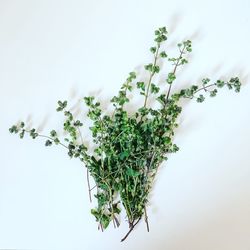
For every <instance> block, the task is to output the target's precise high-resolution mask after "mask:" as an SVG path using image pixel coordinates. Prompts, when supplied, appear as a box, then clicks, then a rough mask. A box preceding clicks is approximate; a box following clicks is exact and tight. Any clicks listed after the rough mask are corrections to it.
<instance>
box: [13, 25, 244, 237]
mask: <svg viewBox="0 0 250 250" xmlns="http://www.w3.org/2000/svg"><path fill="white" fill-rule="evenodd" d="M167 35H168V32H167V29H166V28H165V27H161V28H159V29H157V30H156V31H155V39H154V42H155V45H154V46H153V47H151V48H150V52H151V53H152V54H153V60H152V62H151V63H148V64H146V65H145V67H144V68H145V71H146V72H147V73H148V80H147V81H145V82H144V81H137V73H136V72H130V73H129V75H128V77H127V79H126V81H125V83H124V84H123V85H122V86H121V89H120V90H119V93H118V95H116V96H114V97H113V98H112V99H111V100H110V102H111V103H112V104H113V113H112V115H107V114H104V112H103V110H102V109H101V105H100V102H98V101H97V100H96V99H95V97H94V96H88V97H84V99H83V101H84V102H85V104H86V106H87V107H88V113H87V116H88V117H89V119H90V120H91V121H92V126H91V127H90V131H91V134H92V138H93V145H92V146H91V147H94V152H93V153H90V150H89V149H90V148H89V147H87V146H86V144H85V143H84V136H82V134H81V130H80V129H81V127H82V126H83V122H81V121H80V120H76V119H75V118H74V115H73V114H72V112H70V110H69V109H67V106H68V103H67V101H58V107H57V109H56V110H57V111H58V112H61V113H63V114H64V116H65V121H64V124H63V130H64V131H65V132H66V136H65V137H64V138H59V136H58V133H57V132H56V130H54V129H53V130H51V132H50V134H49V135H42V134H39V133H38V132H37V130H36V129H35V128H32V129H28V128H27V127H26V125H25V123H24V122H20V123H18V124H15V125H13V126H12V127H11V128H10V129H9V131H10V132H11V133H14V134H18V135H19V136H20V138H21V139H22V138H24V136H25V134H28V135H30V136H31V138H33V139H35V138H37V137H42V138H44V139H46V141H45V146H52V145H60V146H62V147H64V148H66V150H67V153H68V155H69V157H70V158H78V159H79V160H80V161H81V162H82V163H83V164H84V165H85V167H86V168H87V181H88V189H89V197H90V201H91V192H92V191H93V189H94V188H95V189H96V193H95V194H94V197H95V199H96V200H97V206H96V207H95V208H93V209H92V210H91V213H92V214H93V215H94V217H95V219H96V221H97V222H98V228H100V229H101V230H104V229H106V228H107V227H108V226H109V225H110V223H111V222H112V223H113V225H114V227H119V225H120V220H119V214H120V212H121V205H122V207H123V208H124V209H125V212H126V216H127V221H128V226H129V231H128V233H127V234H126V235H125V236H124V238H123V239H122V241H124V240H125V239H126V238H127V236H128V235H129V234H130V233H131V232H132V231H133V229H134V227H135V225H137V224H138V223H139V221H140V220H141V219H142V218H143V217H144V219H145V223H146V227H147V231H149V222H148V216H147V204H148V196H149V193H150V191H151V188H152V184H153V182H154V179H155V176H156V174H157V171H158V168H159V166H160V165H161V163H162V162H163V161H164V160H167V156H168V155H169V154H170V153H175V152H177V151H178V150H179V148H178V146H177V145H176V144H174V141H173V140H174V135H175V129H176V127H177V126H178V120H177V119H178V117H179V115H180V113H181V111H182V107H181V102H180V101H181V99H184V98H187V99H193V100H196V101H197V102H198V103H201V102H203V101H204V100H205V98H206V96H210V97H215V96H216V95H217V93H218V90H219V89H221V88H223V87H228V89H230V90H231V89H233V90H234V91H235V92H239V91H240V88H241V82H240V80H239V78H238V77H232V78H230V79H229V80H223V79H219V80H216V81H212V80H210V79H209V78H204V79H203V80H202V82H201V83H200V84H197V85H191V86H190V87H188V88H185V89H181V90H180V91H176V92H174V93H172V86H173V84H174V83H175V82H176V81H177V70H178V68H179V67H180V66H184V65H185V64H187V63H188V54H189V53H190V52H191V51H192V43H191V41H190V40H186V41H183V42H181V43H178V44H177V49H178V51H179V55H178V56H177V57H169V56H168V54H167V53H166V52H165V50H163V49H162V45H163V43H164V42H165V41H166V40H167V39H168V37H167ZM160 58H161V59H162V60H163V59H165V60H167V61H169V62H170V63H172V70H171V69H170V70H169V73H168V74H167V78H166V79H165V80H166V86H167V91H165V90H164V89H161V88H160V86H159V85H157V84H155V83H154V82H153V80H154V76H155V75H156V74H159V73H160V71H161V68H160V65H159V60H160ZM135 90H139V93H140V96H142V104H141V106H140V107H138V108H137V109H136V110H135V111H134V113H133V114H132V115H131V114H130V115H129V114H128V111H127V110H126V105H127V104H128V103H129V102H130V101H131V99H130V97H129V92H132V91H135ZM150 96H151V98H153V99H154V100H155V102H157V103H158V106H157V107H156V108H154V107H152V106H150V105H149V103H148V98H149V97H150ZM89 175H90V176H91V177H92V179H93V180H94V182H95V186H94V188H90V184H89Z"/></svg>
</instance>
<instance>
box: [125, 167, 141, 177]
mask: <svg viewBox="0 0 250 250" xmlns="http://www.w3.org/2000/svg"><path fill="white" fill-rule="evenodd" d="M126 174H127V175H128V176H131V177H136V176H139V175H140V173H139V172H138V171H135V170H134V169H132V168H127V171H126Z"/></svg>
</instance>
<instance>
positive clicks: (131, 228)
mask: <svg viewBox="0 0 250 250" xmlns="http://www.w3.org/2000/svg"><path fill="white" fill-rule="evenodd" d="M140 220H141V217H140V218H139V219H138V220H137V221H136V223H135V224H132V225H131V227H130V229H129V231H128V232H127V234H126V235H125V236H124V237H123V238H122V239H121V242H123V241H124V240H126V239H127V237H128V236H129V234H130V233H131V232H132V231H133V229H134V227H135V226H136V225H137V224H138V222H139V221H140Z"/></svg>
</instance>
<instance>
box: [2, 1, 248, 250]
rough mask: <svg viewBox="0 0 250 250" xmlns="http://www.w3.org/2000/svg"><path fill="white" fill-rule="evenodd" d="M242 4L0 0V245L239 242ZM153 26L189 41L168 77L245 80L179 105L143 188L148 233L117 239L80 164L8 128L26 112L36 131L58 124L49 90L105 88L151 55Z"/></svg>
mask: <svg viewBox="0 0 250 250" xmlns="http://www.w3.org/2000/svg"><path fill="white" fill-rule="evenodd" d="M249 10H250V3H249V1H247V0H238V1H232V0H231V1H230V0H223V1H218V0H207V1H198V0H197V1H195V0H189V1H180V0H175V1H169V0H154V1H135V0H126V1H120V0H119V1H115V0H110V1H97V0H94V1H86V0H82V1H80V0H79V1H74V0H71V1H45V0H43V1H31V0H30V1H28V0H23V1H17V0H1V1H0V90H1V92H0V95H1V96H0V109H1V123H0V138H1V150H0V152H1V165H0V249H14V248H15V249H92V250H94V249H98V250H99V249H103V250H106V249H109V250H112V249H129V250H133V249H145V250H147V249H159V250H165V249H169V250H236V249H237V250H249V249H250V181H249V179H250V159H249V147H250V142H249V138H250V126H249V124H250V108H249V107H250V85H249V84H248V83H249V78H248V74H249V58H250V50H249V44H250V32H249V31H250V29H249V28H250V27H249V26H250V18H249ZM158 26H167V27H168V29H169V31H170V39H169V42H168V43H167V44H166V48H170V49H173V48H174V47H173V44H174V42H177V41H181V40H183V39H185V38H191V39H192V40H193V55H192V58H191V60H190V64H188V65H187V66H185V69H183V70H181V71H179V72H178V77H179V78H178V79H179V81H178V84H179V86H181V85H183V86H184V85H186V84H188V83H195V82H196V80H197V79H200V77H202V76H211V77H213V78H214V79H216V78H218V77H220V76H224V77H225V76H231V75H235V74H239V76H240V77H241V79H242V81H243V82H244V84H245V85H244V87H243V88H242V91H241V93H240V94H238V95H237V94H234V93H233V92H229V91H227V90H225V91H224V90H223V91H221V93H220V94H219V95H218V97H217V98H216V99H209V100H207V101H206V102H205V103H204V104H200V105H199V104H196V103H195V102H191V103H189V104H188V105H187V106H186V107H185V108H184V112H183V113H182V115H181V119H180V120H181V128H180V129H179V131H178V132H179V134H178V135H177V137H176V140H175V141H176V143H177V144H178V145H179V147H180V148H181V150H180V151H179V152H178V153H177V154H175V155H171V157H170V158H169V161H168V162H167V164H165V166H164V167H162V168H161V171H160V172H159V175H158V178H157V181H156V184H155V188H154V190H153V193H152V196H151V200H150V206H149V209H148V210H149V218H150V227H151V232H150V233H147V232H146V228H145V225H144V223H141V224H140V225H139V226H138V227H137V229H136V231H135V232H134V233H133V234H132V235H131V236H130V237H129V238H128V240H127V241H126V242H124V243H122V244H121V243H120V242H119V240H120V238H121V237H122V236H123V235H124V234H125V233H126V232H127V225H126V224H125V223H124V222H123V224H122V226H121V227H120V229H118V230H114V229H113V228H111V227H110V229H108V230H107V231H106V232H105V233H101V232H99V231H97V226H96V223H95V221H94V218H93V216H91V215H90V213H89V210H90V208H91V207H92V205H91V204H89V202H88V196H87V189H86V175H85V169H84V167H83V166H81V165H80V163H79V162H78V161H76V160H69V159H68V157H67V156H66V154H65V152H64V150H63V149H60V148H57V147H52V148H49V149H48V148H45V147H44V146H43V142H42V140H40V141H39V140H37V141H32V140H31V139H29V138H26V139H24V140H23V141H21V140H19V139H18V137H16V136H11V135H10V134H9V133H8V128H9V126H10V125H12V124H13V123H15V122H16V121H17V120H18V119H23V120H27V119H28V120H32V121H33V124H34V126H35V127H37V126H39V125H41V129H42V130H43V132H44V133H46V132H48V131H49V129H50V128H54V127H55V128H59V127H60V124H61V123H60V122H61V118H60V114H58V113H56V112H55V111H54V108H55V106H56V101H57V100H58V99H67V98H68V99H70V100H71V101H72V105H74V104H75V103H76V102H77V101H78V100H79V99H80V98H81V97H82V96H84V95H88V94H89V93H90V92H91V91H92V93H93V91H97V92H98V91H99V90H102V91H101V94H100V96H101V97H103V98H108V97H109V96H111V95H113V94H115V93H116V92H117V90H118V89H119V87H120V84H121V83H122V82H123V80H124V79H125V77H126V76H127V73H128V72H129V71H131V70H133V69H136V70H137V69H139V68H140V67H139V66H141V65H144V64H146V63H147V62H150V60H151V55H150V53H149V52H148V49H149V47H151V45H152V44H153V43H152V40H153V31H154V29H155V28H157V27H158ZM171 53H172V55H175V50H171ZM167 73H168V72H167V71H166V72H164V73H163V74H165V75H166V74H167ZM97 92H94V93H97ZM122 221H124V220H123V218H122Z"/></svg>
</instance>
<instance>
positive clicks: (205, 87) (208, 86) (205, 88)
mask: <svg viewBox="0 0 250 250" xmlns="http://www.w3.org/2000/svg"><path fill="white" fill-rule="evenodd" d="M215 85H216V83H213V84H210V85H207V86H204V87H202V88H199V89H197V90H196V91H195V92H194V94H196V93H197V92H199V91H201V90H203V89H204V90H207V88H210V87H212V86H215Z"/></svg>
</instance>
